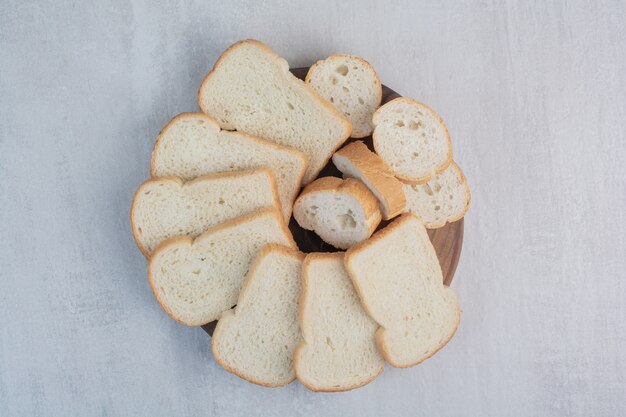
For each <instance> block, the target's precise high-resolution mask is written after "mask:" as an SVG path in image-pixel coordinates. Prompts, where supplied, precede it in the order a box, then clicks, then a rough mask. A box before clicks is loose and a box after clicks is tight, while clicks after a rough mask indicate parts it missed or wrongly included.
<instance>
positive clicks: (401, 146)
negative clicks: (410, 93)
mask: <svg viewBox="0 0 626 417" xmlns="http://www.w3.org/2000/svg"><path fill="white" fill-rule="evenodd" d="M372 122H373V123H374V126H375V128H374V133H373V136H372V137H373V141H374V149H375V150H376V153H377V154H378V155H379V156H380V157H381V158H382V159H383V160H384V161H385V162H386V163H387V164H388V165H389V166H390V167H391V169H392V170H393V172H394V173H395V174H396V177H398V178H399V179H401V180H402V181H403V182H408V183H412V184H417V183H421V182H424V181H428V180H429V179H430V178H432V177H433V175H435V174H437V173H439V172H441V171H443V170H444V169H446V168H447V167H448V165H450V163H451V162H452V141H451V140H450V134H449V133H448V128H447V127H446V125H445V124H444V123H443V120H441V117H439V115H438V114H437V113H435V111H434V110H432V109H431V108H430V107H428V106H427V105H425V104H423V103H420V102H419V101H416V100H413V99H412V98H408V97H399V98H396V99H394V100H391V101H390V102H389V103H386V104H385V105H384V106H382V107H380V108H379V109H378V110H376V112H375V113H374V116H373V118H372Z"/></svg>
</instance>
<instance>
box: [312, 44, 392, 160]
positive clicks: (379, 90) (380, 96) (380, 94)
mask: <svg viewBox="0 0 626 417" xmlns="http://www.w3.org/2000/svg"><path fill="white" fill-rule="evenodd" d="M337 58H348V59H354V60H356V61H360V62H361V63H362V64H363V65H364V66H365V67H366V68H369V69H370V70H371V71H372V74H374V77H375V79H376V80H377V83H376V86H377V87H378V88H376V97H377V102H378V104H377V105H376V108H378V107H380V103H381V101H382V99H383V85H382V82H381V80H380V77H379V76H378V73H377V72H376V70H375V69H374V67H373V66H372V64H370V63H369V62H367V61H366V60H365V59H363V58H361V57H360V56H357V55H351V54H339V53H337V54H332V55H330V56H328V57H327V58H325V59H320V60H318V61H317V62H315V63H314V64H313V65H311V67H310V68H309V71H307V73H306V77H304V82H305V84H307V85H309V83H310V78H311V74H313V72H315V70H316V69H317V67H318V66H320V65H321V64H323V63H324V62H325V61H329V60H333V59H337ZM331 105H332V103H331ZM333 107H334V106H333ZM372 131H373V129H372ZM372 131H370V132H367V133H363V134H355V133H354V132H351V134H350V135H351V137H353V138H355V139H362V138H365V137H367V136H369V135H371V134H372ZM327 162H328V161H327Z"/></svg>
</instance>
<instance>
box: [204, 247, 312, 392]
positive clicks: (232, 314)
mask: <svg viewBox="0 0 626 417" xmlns="http://www.w3.org/2000/svg"><path fill="white" fill-rule="evenodd" d="M270 252H281V253H282V254H284V255H286V256H291V257H293V258H294V259H298V260H300V261H303V260H304V256H305V255H304V254H303V253H302V252H300V251H299V250H297V249H292V248H289V247H286V246H283V245H278V244H276V243H269V244H267V245H265V246H263V248H262V249H261V250H260V251H259V253H258V254H257V256H256V258H255V259H254V262H253V264H252V265H251V266H250V270H249V271H248V273H247V274H246V278H245V279H244V281H243V284H242V286H241V291H240V292H239V298H238V301H237V304H240V302H239V300H241V299H243V298H244V297H246V295H247V293H248V291H249V290H248V286H249V284H250V282H251V281H252V279H253V277H254V275H255V274H256V270H257V269H258V268H259V265H260V264H261V262H262V260H263V258H264V257H265V256H266V255H267V254H269V253H270ZM236 316H237V310H236V307H233V308H231V309H230V310H228V311H225V312H224V314H223V315H222V317H221V318H220V319H219V321H218V322H217V326H216V327H215V330H214V331H213V337H212V338H211V352H212V353H213V358H214V359H215V361H216V362H217V363H218V364H219V365H220V366H221V367H222V368H224V369H225V370H226V371H228V372H230V373H231V374H234V375H237V376H238V377H239V378H241V379H245V380H246V381H249V382H252V383H253V384H256V385H261V386H264V387H268V388H275V387H284V386H286V385H289V384H291V383H292V382H293V381H295V379H296V376H295V371H294V377H293V378H291V379H290V380H289V381H288V382H286V383H280V384H272V383H270V382H266V381H262V380H260V379H256V378H254V377H252V376H250V375H246V374H245V372H243V371H240V370H238V369H236V368H233V367H231V366H230V365H228V364H227V363H226V361H224V360H223V359H222V357H221V356H220V354H219V353H218V351H217V349H216V347H215V340H216V339H218V338H220V337H221V333H222V328H223V327H224V326H225V322H224V319H225V318H226V317H229V318H230V319H231V320H235V319H236V318H237V317H236Z"/></svg>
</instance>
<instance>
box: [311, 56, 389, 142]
mask: <svg viewBox="0 0 626 417" xmlns="http://www.w3.org/2000/svg"><path fill="white" fill-rule="evenodd" d="M304 82H306V83H307V84H309V85H310V86H311V87H312V88H313V89H314V90H315V91H317V93H318V94H319V95H320V96H322V97H323V98H325V99H326V100H328V101H330V102H331V103H332V104H333V105H334V106H335V107H336V108H337V110H339V111H340V112H342V113H343V114H344V116H346V117H347V118H348V119H349V120H350V122H351V123H352V137H353V138H363V137H365V136H369V135H370V134H371V133H372V130H374V126H372V114H374V112H375V111H376V109H377V108H378V106H380V101H381V99H382V96H383V89H382V84H381V83H380V78H378V74H376V71H374V68H373V67H372V66H371V65H370V64H369V62H367V61H365V60H364V59H363V58H360V57H358V56H355V55H343V54H336V55H331V56H329V57H328V58H326V59H324V60H322V61H317V62H316V63H315V64H313V65H312V66H311V68H310V69H309V72H308V73H307V75H306V78H305V80H304Z"/></svg>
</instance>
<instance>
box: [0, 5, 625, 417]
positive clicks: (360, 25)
mask: <svg viewBox="0 0 626 417" xmlns="http://www.w3.org/2000/svg"><path fill="white" fill-rule="evenodd" d="M625 21H626V5H625V3H624V2H623V1H589V2H587V1H568V2H565V1H554V2H552V1H534V2H532V1H531V2H524V1H494V2H492V1H469V0H461V1H443V2H441V1H420V2H409V1H405V2H398V1H385V2H383V1H380V2H375V1H356V0H344V1H341V2H331V1H323V2H314V1H299V0H289V1H247V2H241V1H232V2H226V1H224V2H217V1H196V2H193V1H189V2H168V1H162V0H159V1H139V0H137V1H129V2H126V1H114V2H111V1H98V2H74V1H71V2H70V1H58V2H53V1H39V2H33V1H14V0H3V1H2V2H1V3H0V416H2V417H8V416H71V415H75V416H181V417H182V416H278V415H284V416H377V417H379V416H385V415H390V416H391V415H394V416H400V415H402V416H409V415H410V416H498V417H503V416H522V415H524V416H620V415H621V416H623V415H626V400H625V399H624V398H625V395H626V394H625V393H626V324H625V323H626V226H625V221H626V219H625V215H624V213H625V210H626V173H625V171H624V168H623V167H624V163H625V162H626V29H625V26H624V22H625ZM248 37H252V38H257V39H260V40H263V41H265V42H266V43H268V44H269V45H270V46H271V47H272V48H274V49H275V50H276V51H277V52H278V53H280V54H281V55H283V56H284V57H285V58H286V59H287V60H288V61H289V62H290V64H291V65H292V66H303V65H308V64H310V63H312V62H313V61H315V60H317V59H319V58H323V57H325V56H327V55H329V54H331V53H333V52H347V53H354V54H358V55H361V56H363V57H365V58H366V59H368V60H369V61H370V62H371V63H372V64H373V65H374V66H375V68H376V69H377V70H378V72H379V74H380V76H381V78H382V80H383V82H384V83H385V84H387V85H388V86H390V87H392V88H393V89H395V90H397V91H398V92H400V93H402V94H404V95H407V96H411V97H415V98H417V99H419V100H422V101H424V102H426V103H428V104H429V105H431V106H432V107H433V108H434V109H436V110H437V111H438V112H439V113H440V114H441V115H442V116H443V118H444V120H445V121H446V122H447V125H448V127H449V129H450V132H451V134H452V138H453V143H454V154H455V159H456V160H457V161H458V163H459V164H460V165H461V167H462V168H463V169H464V170H465V173H466V174H467V177H468V178H469V181H470V185H471V188H472V192H473V206H472V208H471V210H470V212H469V213H468V216H467V217H466V223H465V224H466V229H465V232H466V233H465V245H464V249H463V253H462V256H461V261H460V264H459V268H458V271H457V275H456V279H455V282H454V284H453V287H454V288H455V289H456V291H457V293H458V296H459V298H460V302H461V305H462V308H463V316H462V322H461V326H460V328H459V331H458V333H457V335H456V337H455V338H454V339H453V340H452V341H451V342H450V344H449V345H448V346H447V347H446V348H444V349H443V350H442V351H441V352H440V353H439V354H437V355H436V356H435V357H433V358H432V359H430V360H428V361H426V362H425V363H423V364H422V365H419V366H417V367H415V368H412V369H394V368H391V367H387V368H386V369H385V371H384V372H383V374H382V375H381V376H380V377H379V378H378V379H377V380H376V381H374V382H373V383H372V384H370V385H368V386H367V387H365V388H363V389H359V390H356V391H353V392H348V393H336V394H315V393H312V392H309V391H307V390H306V389H305V388H304V387H303V386H301V385H300V384H298V383H297V382H296V383H293V384H292V385H290V386H289V387H287V388H282V389H266V388H261V387H257V386H255V385H252V384H249V383H247V382H245V381H242V380H240V379H238V378H237V377H235V376H233V375H230V374H229V373H227V372H225V371H224V370H222V368H220V367H219V366H218V365H217V364H216V363H215V362H214V360H213V359H212V357H211V354H210V351H209V349H210V339H209V337H208V336H207V335H206V334H204V332H203V331H201V330H199V329H193V328H187V327H185V326H182V325H180V324H177V323H175V322H174V321H173V320H171V319H169V318H168V317H167V315H166V314H165V313H164V312H163V311H162V310H161V308H160V307H159V306H158V304H157V303H156V301H155V300H154V297H153V295H152V293H151V291H150V287H149V285H148V282H147V279H146V262H145V260H144V258H143V257H142V256H141V254H140V253H139V251H138V250H137V248H136V247H135V244H134V242H133V238H132V236H131V230H130V225H129V215H128V213H129V205H130V202H131V199H132V195H133V191H134V190H135V188H136V187H137V186H138V185H139V184H140V183H141V182H142V181H143V180H144V179H146V177H147V176H148V173H149V171H148V166H149V160H150V153H151V150H152V146H153V143H154V140H155V137H156V135H157V134H158V132H159V130H160V129H161V128H162V127H163V126H164V125H165V124H166V123H167V121H168V120H169V119H170V118H171V117H172V116H174V115H176V114H177V113H180V112H183V111H195V110H197V103H196V98H195V97H196V92H197V89H198V87H199V85H200V82H201V80H202V78H203V76H204V75H205V73H206V72H207V71H208V70H209V69H210V68H211V67H212V65H213V63H214V61H215V59H216V58H217V57H218V56H219V53H220V52H221V51H222V50H223V49H225V48H226V47H227V46H228V45H230V44H231V43H233V42H235V41H237V40H239V39H243V38H248Z"/></svg>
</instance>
